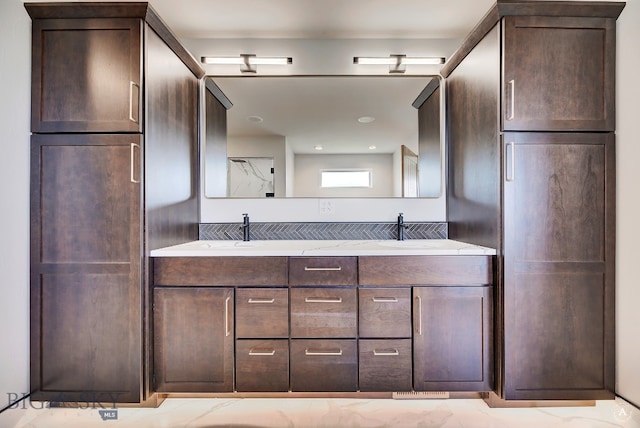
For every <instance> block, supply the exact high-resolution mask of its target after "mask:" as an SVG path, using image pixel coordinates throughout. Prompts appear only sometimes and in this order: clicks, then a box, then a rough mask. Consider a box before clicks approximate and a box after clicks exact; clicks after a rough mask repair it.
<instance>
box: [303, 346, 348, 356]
mask: <svg viewBox="0 0 640 428" xmlns="http://www.w3.org/2000/svg"><path fill="white" fill-rule="evenodd" d="M304 355H330V356H340V355H342V349H338V350H337V351H314V350H311V349H309V348H307V349H305V350H304Z"/></svg>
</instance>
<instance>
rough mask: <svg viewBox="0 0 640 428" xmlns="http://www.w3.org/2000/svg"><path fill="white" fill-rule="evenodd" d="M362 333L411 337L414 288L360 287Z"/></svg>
mask: <svg viewBox="0 0 640 428" xmlns="http://www.w3.org/2000/svg"><path fill="white" fill-rule="evenodd" d="M358 302H359V306H358V332H359V335H360V337H368V338H374V337H380V338H385V337H386V338H389V337H411V289H410V288H378V287H376V288H360V289H358Z"/></svg>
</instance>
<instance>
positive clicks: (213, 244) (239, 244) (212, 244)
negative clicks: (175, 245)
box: [192, 241, 262, 249]
mask: <svg viewBox="0 0 640 428" xmlns="http://www.w3.org/2000/svg"><path fill="white" fill-rule="evenodd" d="M260 246H262V242H256V241H209V242H202V241H199V242H196V243H194V244H193V246H192V248H225V249H227V248H255V247H260Z"/></svg>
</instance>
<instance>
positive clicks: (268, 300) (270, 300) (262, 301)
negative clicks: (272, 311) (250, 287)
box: [248, 298, 276, 304]
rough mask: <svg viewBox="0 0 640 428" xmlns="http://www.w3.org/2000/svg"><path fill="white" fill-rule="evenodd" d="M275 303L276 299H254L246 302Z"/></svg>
mask: <svg viewBox="0 0 640 428" xmlns="http://www.w3.org/2000/svg"><path fill="white" fill-rule="evenodd" d="M275 301H276V299H254V298H250V299H249V300H248V303H267V304H268V303H274V302H275Z"/></svg>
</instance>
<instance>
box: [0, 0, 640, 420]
mask: <svg viewBox="0 0 640 428" xmlns="http://www.w3.org/2000/svg"><path fill="white" fill-rule="evenodd" d="M30 25H31V24H30V20H29V17H28V15H27V14H26V12H25V11H24V8H23V6H22V1H21V0H2V1H0V32H1V36H0V58H1V61H2V63H1V65H0V93H1V94H2V102H1V103H0V189H1V191H0V198H2V209H1V210H0V237H2V245H1V246H0V407H4V405H6V399H7V393H8V392H21V391H27V390H28V384H29V381H28V379H29V349H28V332H29V318H28V314H29V292H28V260H29V255H28V234H29V233H28V232H29V231H28V227H29V201H28V194H29V163H28V162H29V104H30V101H29V96H30V95H29V94H30V86H29V76H30V73H31V71H30V55H29V51H30ZM638 40H640V0H629V1H628V3H627V6H626V8H625V10H624V11H623V12H622V16H621V17H620V19H619V21H618V80H617V87H618V92H617V102H618V109H617V118H618V120H617V161H618V164H617V188H618V191H617V209H618V224H617V228H618V231H617V232H618V233H617V269H616V275H617V277H616V282H617V294H618V295H617V299H616V301H617V308H616V309H617V322H618V324H617V356H616V358H617V366H618V368H617V378H618V379H617V392H618V393H619V394H621V395H622V396H624V397H625V398H627V399H629V400H631V401H633V402H634V403H636V404H637V405H640V340H639V339H638V338H639V337H640V268H639V266H640V263H638V261H639V260H640V246H639V245H638V242H640V224H639V220H638V219H640V190H639V189H638V184H637V183H640V168H639V167H638V162H640V137H638V135H640V134H639V132H638V119H639V118H640V107H638V103H639V102H640V81H639V79H638V78H637V73H638V70H640V50H639V49H638V46H637V44H638ZM300 203H302V204H304V203H307V204H309V203H310V204H313V203H314V201H307V202H304V201H302V202H301V201H298V202H296V200H286V202H285V201H281V200H275V199H274V200H270V201H268V204H267V205H265V206H263V207H260V208H261V209H265V210H266V211H268V212H267V215H276V214H277V213H280V216H281V218H282V221H292V218H295V216H293V215H289V214H288V213H295V210H296V208H298V205H299V204H300ZM315 203H317V201H316V202H315ZM414 203H418V201H417V200H407V201H404V202H402V204H406V205H403V207H402V208H404V209H403V211H404V212H405V213H410V212H411V210H412V209H418V208H421V206H420V205H414ZM395 204H396V202H395V200H394V201H389V200H386V199H383V200H373V199H372V200H362V199H356V200H352V201H349V202H345V203H344V204H340V205H338V210H339V215H336V216H334V217H332V218H331V221H343V219H345V220H349V219H351V220H354V219H356V220H357V219H359V218H360V217H359V216H357V215H356V216H354V213H362V212H370V211H378V212H381V213H382V214H380V215H379V216H378V219H379V220H385V218H388V219H389V220H392V219H393V215H394V212H395V214H397V212H396V209H395V208H396V207H398V205H395ZM231 208H232V209H233V210H235V209H237V210H238V211H237V212H238V217H237V218H235V217H232V218H233V220H235V221H239V219H240V213H242V212H243V211H241V209H242V208H240V207H239V206H232V207H231ZM303 208H304V207H303ZM443 210H444V207H443V206H442V207H439V206H438V207H436V208H435V212H436V216H437V215H438V213H440V212H444V211H443ZM234 213H235V211H233V212H232V213H231V214H234ZM252 218H253V217H252ZM408 220H411V219H410V218H409V219H408ZM433 220H435V218H433ZM256 221H260V220H258V219H256ZM7 413H10V412H5V413H4V414H2V416H0V418H1V422H2V424H0V425H3V426H10V425H7V424H5V423H4V422H5V421H6V420H7V418H8V417H10V415H9V416H7V415H6V414H7Z"/></svg>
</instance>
